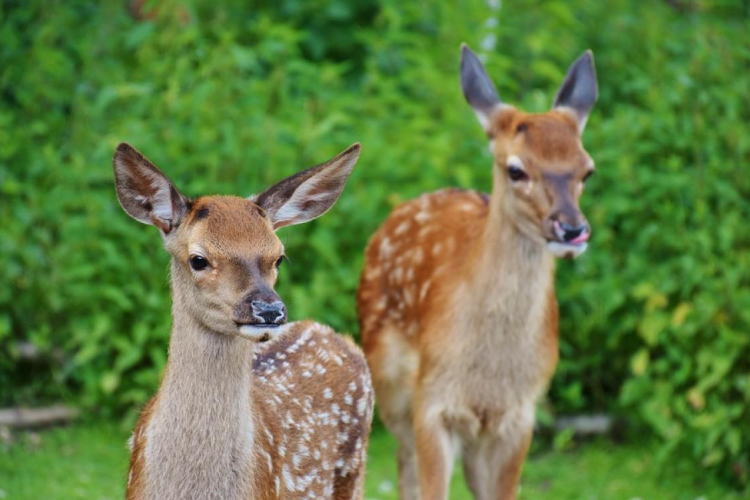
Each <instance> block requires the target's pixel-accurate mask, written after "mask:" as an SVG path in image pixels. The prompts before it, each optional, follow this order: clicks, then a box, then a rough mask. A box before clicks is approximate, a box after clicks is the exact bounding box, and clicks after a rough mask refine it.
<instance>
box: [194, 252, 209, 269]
mask: <svg viewBox="0 0 750 500" xmlns="http://www.w3.org/2000/svg"><path fill="white" fill-rule="evenodd" d="M190 267H192V268H193V270H194V271H202V270H204V269H205V268H207V267H208V259H206V258H205V257H203V256H202V255H193V256H192V257H190Z"/></svg>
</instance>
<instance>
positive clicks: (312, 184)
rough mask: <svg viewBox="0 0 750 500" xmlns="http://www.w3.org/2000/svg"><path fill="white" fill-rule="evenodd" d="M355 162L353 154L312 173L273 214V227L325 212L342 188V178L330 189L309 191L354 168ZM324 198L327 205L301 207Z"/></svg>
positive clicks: (298, 221)
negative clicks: (314, 173)
mask: <svg viewBox="0 0 750 500" xmlns="http://www.w3.org/2000/svg"><path fill="white" fill-rule="evenodd" d="M356 162H357V156H356V155H355V156H353V157H350V158H348V159H344V160H342V161H341V163H339V164H338V165H335V166H331V167H330V168H328V169H325V170H323V171H321V172H318V174H317V175H314V176H313V177H311V178H310V179H308V180H306V181H305V182H303V183H302V184H301V185H300V186H299V187H298V188H297V189H296V190H295V191H294V193H293V194H292V196H291V197H290V198H289V199H288V200H287V202H286V203H284V205H282V206H281V208H279V209H278V210H277V211H276V212H275V213H274V214H273V216H272V219H273V225H274V227H281V226H285V225H288V224H298V223H300V222H306V221H308V220H310V219H314V218H316V217H319V216H321V215H323V214H324V213H326V212H327V211H328V209H330V208H331V207H332V206H333V204H334V203H335V202H336V198H337V197H338V195H339V193H340V192H341V189H343V183H344V182H345V181H343V180H342V181H341V184H339V185H338V186H336V187H334V188H332V189H328V190H324V191H321V192H319V193H316V194H310V193H312V192H314V191H315V190H316V189H317V188H318V185H319V184H320V183H321V182H323V181H327V180H329V179H332V178H337V177H341V176H346V175H348V173H349V172H351V170H352V168H354V164H355V163H356ZM325 200H330V201H329V202H328V203H327V205H322V206H321V205H319V204H313V206H312V208H310V209H308V210H307V211H305V210H303V209H302V205H304V204H306V203H309V202H311V201H313V202H322V201H325Z"/></svg>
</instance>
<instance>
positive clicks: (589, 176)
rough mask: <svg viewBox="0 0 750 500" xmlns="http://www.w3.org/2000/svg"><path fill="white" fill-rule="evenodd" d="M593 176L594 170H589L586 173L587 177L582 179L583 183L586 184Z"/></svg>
mask: <svg viewBox="0 0 750 500" xmlns="http://www.w3.org/2000/svg"><path fill="white" fill-rule="evenodd" d="M592 175H594V171H593V170H589V171H588V172H587V173H586V175H584V176H583V179H581V182H586V181H587V180H589V179H590V178H591V176H592Z"/></svg>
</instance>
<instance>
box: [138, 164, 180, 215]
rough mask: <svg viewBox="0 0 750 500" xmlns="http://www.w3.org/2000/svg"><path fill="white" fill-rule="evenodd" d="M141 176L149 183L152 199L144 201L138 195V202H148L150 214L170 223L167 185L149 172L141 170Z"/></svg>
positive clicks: (169, 193) (170, 212) (170, 199)
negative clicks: (147, 179) (152, 192)
mask: <svg viewBox="0 0 750 500" xmlns="http://www.w3.org/2000/svg"><path fill="white" fill-rule="evenodd" d="M141 172H142V173H143V175H145V176H146V177H148V178H149V180H150V181H151V187H153V188H154V194H153V199H151V200H146V198H145V197H144V196H141V195H139V196H138V201H139V202H142V201H149V202H150V203H151V214H152V215H153V216H154V217H156V218H157V219H159V220H163V221H170V222H171V221H172V219H173V218H174V214H173V213H172V196H171V192H170V189H169V183H168V182H167V181H165V180H164V178H162V177H161V176H159V175H158V174H156V173H155V172H151V171H150V170H147V169H143V170H141Z"/></svg>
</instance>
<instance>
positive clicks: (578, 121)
mask: <svg viewBox="0 0 750 500" xmlns="http://www.w3.org/2000/svg"><path fill="white" fill-rule="evenodd" d="M461 83H462V86H463V91H464V95H465V97H466V100H467V101H468V102H469V104H470V105H471V106H472V108H473V109H474V111H475V113H476V114H477V116H478V118H479V121H480V123H481V124H482V126H483V127H484V130H485V132H486V133H487V135H488V137H489V139H490V149H491V151H492V154H493V156H494V165H493V168H492V173H493V186H492V195H491V196H487V195H485V194H482V193H479V192H476V191H466V190H459V189H446V190H443V191H438V192H436V193H430V194H424V195H422V196H420V197H418V198H417V199H415V200H412V201H409V202H407V203H404V204H403V205H401V206H399V207H397V208H396V209H395V210H394V211H393V212H392V214H391V215H390V216H389V217H388V219H387V220H386V221H385V223H384V224H383V225H382V226H381V227H380V228H379V229H378V231H377V232H376V233H375V234H374V235H373V236H372V238H371V240H370V242H369V243H368V246H367V250H366V254H365V263H364V270H363V273H362V278H361V281H360V285H359V290H358V294H357V307H358V312H359V320H360V327H361V331H362V339H363V343H364V350H365V355H366V356H367V361H368V364H369V366H370V370H371V371H372V376H373V382H374V386H375V393H376V395H377V398H378V404H379V407H380V411H381V415H382V418H383V420H384V422H385V423H386V425H387V426H388V428H389V429H390V430H391V431H392V432H393V433H394V434H395V436H396V437H397V439H398V441H399V450H398V465H399V479H400V480H399V482H400V484H399V489H400V493H401V498H402V499H415V498H418V497H419V498H422V499H425V500H427V499H429V500H432V499H444V498H446V495H447V491H448V484H449V480H450V476H451V471H452V468H453V462H454V457H455V455H456V454H457V452H458V451H459V450H460V451H461V452H462V454H463V460H464V470H465V475H466V479H467V482H468V485H469V487H470V489H471V491H472V492H473V494H474V496H475V498H477V499H483V500H484V499H490V498H493V499H494V498H499V499H509V498H511V499H512V498H515V496H516V490H517V485H518V482H519V476H520V473H521V466H522V464H523V460H524V458H525V455H526V452H527V449H528V447H529V443H530V440H531V435H532V430H533V424H534V410H535V403H536V400H537V399H538V398H539V396H540V395H541V394H542V393H543V391H544V390H545V387H546V385H547V383H548V381H549V380H550V378H551V376H552V373H553V372H554V369H555V365H556V363H557V358H558V352H557V335H558V331H557V330H558V324H557V322H558V310H557V301H556V298H555V288H554V268H555V263H554V256H558V257H574V256H577V255H579V254H581V253H582V252H583V251H584V250H585V249H586V242H587V240H588V238H589V234H590V233H589V226H588V224H587V222H586V219H585V218H584V216H583V214H582V213H581V211H580V209H579V208H578V199H579V197H580V195H581V192H582V191H583V185H584V182H585V181H586V179H587V178H588V177H589V176H590V175H591V173H592V172H593V162H592V161H591V158H590V157H589V155H588V154H587V153H586V151H585V150H584V149H583V146H582V145H581V140H580V136H581V132H582V131H583V127H584V125H585V123H586V118H587V116H588V113H589V111H590V110H591V108H592V106H593V105H594V102H595V101H596V98H597V85H596V75H595V71H594V64H593V58H592V54H591V52H586V53H584V54H583V55H582V56H581V57H580V58H579V59H578V60H577V61H576V62H575V63H574V64H573V65H572V66H571V68H570V70H569V71H568V74H567V76H566V77H565V81H564V82H563V84H562V87H561V88H560V90H559V91H558V93H557V97H556V99H555V103H554V106H553V108H552V110H551V111H549V112H547V113H543V114H527V113H524V112H522V111H520V110H517V109H515V108H513V107H511V106H509V105H507V104H505V103H503V102H502V101H500V99H499V98H498V95H497V91H496V90H495V87H494V85H493V83H492V81H491V80H490V79H489V77H488V76H487V74H486V72H485V70H484V67H483V66H482V63H481V62H480V61H479V59H477V57H476V56H475V55H474V53H473V52H472V51H471V50H470V49H468V48H467V47H466V46H464V47H463V48H462V56H461ZM420 493H421V495H420Z"/></svg>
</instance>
